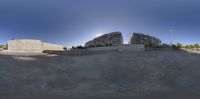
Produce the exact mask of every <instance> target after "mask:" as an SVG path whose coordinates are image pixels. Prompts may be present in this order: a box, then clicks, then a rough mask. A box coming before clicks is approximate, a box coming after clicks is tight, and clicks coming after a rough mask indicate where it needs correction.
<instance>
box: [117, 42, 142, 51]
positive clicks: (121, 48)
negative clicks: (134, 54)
mask: <svg viewBox="0 0 200 99" xmlns="http://www.w3.org/2000/svg"><path fill="white" fill-rule="evenodd" d="M144 50H145V45H142V44H124V45H121V46H119V47H118V51H144Z"/></svg>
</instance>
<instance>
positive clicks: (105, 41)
mask: <svg viewBox="0 0 200 99" xmlns="http://www.w3.org/2000/svg"><path fill="white" fill-rule="evenodd" d="M122 44H123V37H122V33H121V32H112V33H108V34H104V35H101V36H99V37H96V38H94V39H93V40H91V41H88V42H86V43H85V47H98V46H119V45H122Z"/></svg>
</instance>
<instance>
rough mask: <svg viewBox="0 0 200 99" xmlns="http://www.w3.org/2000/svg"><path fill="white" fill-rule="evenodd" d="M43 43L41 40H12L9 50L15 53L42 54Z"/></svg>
mask: <svg viewBox="0 0 200 99" xmlns="http://www.w3.org/2000/svg"><path fill="white" fill-rule="evenodd" d="M41 44H42V42H41V41H40V40H30V39H21V40H10V41H8V50H9V51H13V52H42V45H41Z"/></svg>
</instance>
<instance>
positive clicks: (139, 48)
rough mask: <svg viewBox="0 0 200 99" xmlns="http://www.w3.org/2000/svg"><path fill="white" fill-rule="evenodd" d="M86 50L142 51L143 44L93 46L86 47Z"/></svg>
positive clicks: (143, 48)
mask: <svg viewBox="0 0 200 99" xmlns="http://www.w3.org/2000/svg"><path fill="white" fill-rule="evenodd" d="M87 50H88V51H144V50H145V46H144V45H137V44H124V45H120V46H110V47H93V48H88V49H87Z"/></svg>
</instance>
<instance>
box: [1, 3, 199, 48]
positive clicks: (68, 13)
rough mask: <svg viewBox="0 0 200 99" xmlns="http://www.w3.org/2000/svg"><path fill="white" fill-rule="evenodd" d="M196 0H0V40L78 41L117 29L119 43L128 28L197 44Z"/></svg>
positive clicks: (127, 35)
mask: <svg viewBox="0 0 200 99" xmlns="http://www.w3.org/2000/svg"><path fill="white" fill-rule="evenodd" d="M199 4H200V1H199V0H0V44H6V42H7V41H8V40H10V39H39V40H42V41H44V42H50V43H57V44H62V45H65V46H72V45H74V46H77V45H84V44H85V42H87V41H88V40H91V39H93V38H94V37H96V36H98V35H101V34H104V33H109V32H115V31H119V32H122V33H123V37H124V43H128V41H129V40H130V38H131V36H132V33H133V32H142V33H145V34H149V35H153V36H156V37H158V38H160V39H161V40H162V42H163V43H171V42H173V43H176V42H180V43H183V44H190V43H200V6H199Z"/></svg>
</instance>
